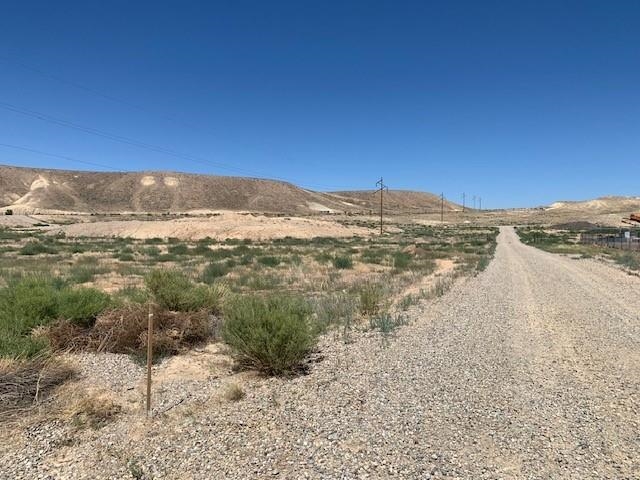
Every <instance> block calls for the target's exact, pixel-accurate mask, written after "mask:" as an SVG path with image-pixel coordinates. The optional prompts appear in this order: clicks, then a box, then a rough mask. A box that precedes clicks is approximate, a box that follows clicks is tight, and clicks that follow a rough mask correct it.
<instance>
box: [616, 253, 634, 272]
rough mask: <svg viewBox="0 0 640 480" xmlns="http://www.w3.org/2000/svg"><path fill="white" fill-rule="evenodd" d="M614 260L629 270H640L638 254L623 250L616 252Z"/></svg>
mask: <svg viewBox="0 0 640 480" xmlns="http://www.w3.org/2000/svg"><path fill="white" fill-rule="evenodd" d="M614 260H615V261H616V263H618V264H619V265H622V266H624V267H627V268H629V269H631V270H640V254H638V253H631V252H625V253H621V254H618V255H616V256H615V257H614Z"/></svg>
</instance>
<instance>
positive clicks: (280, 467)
mask: <svg viewBox="0 0 640 480" xmlns="http://www.w3.org/2000/svg"><path fill="white" fill-rule="evenodd" d="M498 240H499V241H498V247H497V251H496V256H495V259H494V260H493V261H492V262H491V264H490V265H489V267H488V268H487V270H485V271H484V272H483V273H481V274H480V275H478V276H477V277H474V278H471V279H468V280H466V281H462V282H460V283H458V284H457V285H456V286H454V288H453V289H452V290H451V291H450V292H449V293H448V294H446V295H445V296H444V297H442V298H440V299H439V300H437V301H435V302H431V303H425V304H422V305H421V306H419V307H418V308H416V309H415V310H413V311H412V312H411V316H412V317H413V319H414V321H413V323H411V324H410V325H408V326H405V327H403V328H401V329H400V331H398V333H397V335H396V336H395V337H394V338H392V339H391V340H390V341H389V342H382V341H381V339H380V336H379V335H378V334H374V333H373V332H367V333H363V334H361V335H360V336H359V338H357V341H356V342H355V343H352V344H349V345H344V344H342V343H341V342H335V341H333V342H325V343H324V344H323V345H322V354H323V355H324V356H325V358H324V360H323V361H321V362H319V363H318V364H317V365H316V366H315V367H314V368H313V371H312V373H311V374H310V375H307V376H304V377H299V378H296V379H292V380H282V379H265V380H260V381H258V382H255V384H253V386H252V387H251V388H248V391H247V397H246V398H245V399H244V400H242V401H240V402H237V403H230V402H226V403H225V402H214V401H213V400H207V399H208V397H207V395H211V392H213V391H214V390H215V389H216V388H217V389H218V390H219V385H217V384H216V381H217V380H212V381H211V382H210V385H209V386H207V385H200V386H199V387H198V388H199V391H200V393H199V395H200V401H201V402H204V404H200V403H198V405H200V406H199V408H195V407H194V406H193V405H194V404H193V403H192V404H191V405H181V406H180V407H177V408H175V409H174V410H173V411H172V413H171V415H168V414H167V415H164V416H162V417H159V418H156V419H155V420H154V421H153V422H152V423H144V421H142V420H141V421H140V422H139V423H138V424H137V425H132V424H131V421H130V419H129V420H128V421H119V422H115V423H114V424H111V425H108V426H106V427H104V428H102V429H100V430H97V431H95V432H89V433H87V434H85V438H83V440H82V441H81V442H75V443H74V442H69V441H68V442H59V443H60V444H61V446H59V447H55V448H53V447H49V446H45V447H43V446H42V444H38V441H37V440H33V437H32V440H31V443H30V444H29V446H24V447H21V449H20V452H21V453H15V452H14V453H11V454H7V453H5V454H4V455H3V458H2V460H3V462H2V465H1V466H0V476H1V475H2V473H3V472H4V475H5V477H3V478H131V475H132V474H133V473H136V472H144V475H147V476H146V477H140V478H156V479H158V478H167V479H224V478H230V479H251V478H292V479H294V478H295V479H297V478H314V479H355V478H371V479H383V478H399V479H428V478H460V479H497V478H504V479H509V478H526V479H549V478H558V479H573V478H575V479H588V478H593V479H602V478H611V479H631V478H640V425H639V424H640V409H639V397H638V394H639V393H640V318H639V312H640V278H638V277H634V276H631V275H627V274H625V273H624V272H622V271H620V270H618V269H616V268H614V267H612V266H608V265H605V264H602V263H599V262H596V261H594V260H584V259H583V260H576V259H571V258H568V257H562V256H558V255H553V254H549V253H546V252H542V251H540V250H537V249H534V248H531V247H528V246H525V245H523V244H522V243H520V241H519V240H518V238H517V236H516V234H515V232H514V231H513V229H511V228H503V229H502V230H501V233H500V236H499V239H498ZM207 388H210V390H207ZM207 392H209V393H207ZM185 403H187V402H185ZM42 428H44V427H42ZM51 435H53V434H51ZM36 436H37V435H36ZM36 436H34V437H36ZM41 436H42V435H41ZM45 436H46V435H45ZM54 443H55V442H54ZM30 449H34V451H40V450H42V451H44V453H42V452H41V453H40V457H38V458H39V460H38V461H36V462H35V465H34V464H32V465H31V466H30V467H29V468H30V469H31V470H30V471H29V470H26V468H27V467H23V466H22V465H24V462H23V463H20V461H19V459H18V458H17V457H16V456H17V455H22V456H23V457H24V456H25V455H27V454H25V453H24V452H30V451H31V450H30ZM34 455H35V453H34ZM27 456H28V455H27Z"/></svg>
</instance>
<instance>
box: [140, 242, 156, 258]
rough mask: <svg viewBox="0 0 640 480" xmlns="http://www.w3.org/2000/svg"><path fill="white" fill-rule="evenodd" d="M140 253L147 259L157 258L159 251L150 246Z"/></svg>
mask: <svg viewBox="0 0 640 480" xmlns="http://www.w3.org/2000/svg"><path fill="white" fill-rule="evenodd" d="M142 253H144V254H145V255H147V256H149V257H157V256H159V255H160V249H159V248H158V247H156V246H155V245H152V246H150V247H146V248H143V249H142Z"/></svg>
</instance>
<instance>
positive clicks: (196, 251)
mask: <svg viewBox="0 0 640 480" xmlns="http://www.w3.org/2000/svg"><path fill="white" fill-rule="evenodd" d="M189 253H190V254H191V255H202V256H205V257H207V256H210V255H212V254H213V250H211V247H209V245H208V244H206V243H198V244H197V245H196V246H195V247H194V248H192V249H191V250H189Z"/></svg>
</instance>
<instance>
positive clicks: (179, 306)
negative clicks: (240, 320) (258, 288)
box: [145, 270, 227, 312]
mask: <svg viewBox="0 0 640 480" xmlns="http://www.w3.org/2000/svg"><path fill="white" fill-rule="evenodd" d="M145 283H146V286H147V288H148V289H149V291H150V292H151V294H152V296H153V298H154V300H155V301H156V303H157V304H158V306H160V308H163V309H167V310H173V311H195V310H201V309H207V310H209V311H211V312H218V311H220V309H221V307H222V302H223V301H224V296H225V294H226V291H227V289H226V286H224V285H220V284H216V285H212V286H205V285H195V284H194V283H193V282H192V281H191V280H190V279H189V278H188V277H187V276H186V275H185V274H183V273H182V272H179V271H177V270H154V271H152V272H151V273H150V274H149V275H147V276H146V278H145Z"/></svg>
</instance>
